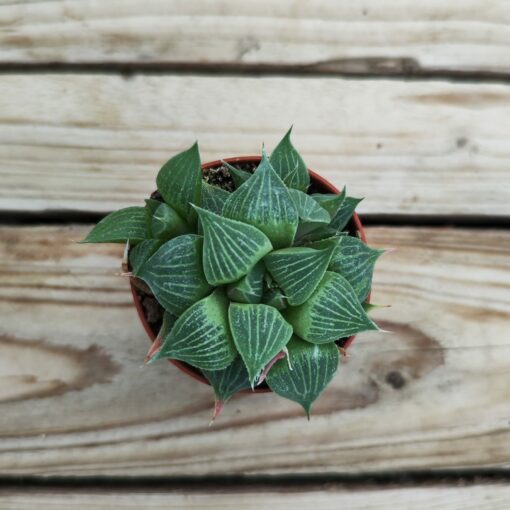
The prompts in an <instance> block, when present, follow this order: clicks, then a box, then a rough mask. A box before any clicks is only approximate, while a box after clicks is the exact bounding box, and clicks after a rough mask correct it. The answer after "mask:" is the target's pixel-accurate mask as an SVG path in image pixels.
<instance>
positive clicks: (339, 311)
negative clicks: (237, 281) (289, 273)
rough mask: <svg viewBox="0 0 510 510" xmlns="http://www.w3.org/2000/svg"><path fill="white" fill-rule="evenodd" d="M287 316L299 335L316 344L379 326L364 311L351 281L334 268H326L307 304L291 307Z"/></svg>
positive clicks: (285, 313) (285, 312) (285, 314)
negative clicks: (333, 269)
mask: <svg viewBox="0 0 510 510" xmlns="http://www.w3.org/2000/svg"><path fill="white" fill-rule="evenodd" d="M284 316H285V318H286V320H287V321H289V322H290V323H291V324H292V326H293V327H294V331H295V333H296V334H297V335H298V336H300V337H301V338H304V339H305V340H307V341H308V342H312V343H316V344H322V343H327V342H333V341H335V340H339V339H340V338H343V337H346V336H350V335H354V334H356V333H359V332H360V331H369V330H378V329H379V328H378V327H377V326H376V325H375V324H374V323H373V322H372V320H370V318H369V317H368V315H367V314H366V313H365V311H364V310H363V308H362V306H361V304H360V302H359V300H358V296H356V293H355V292H354V289H353V288H352V287H351V286H350V284H349V282H348V281H347V280H346V279H345V278H344V277H343V276H340V275H339V274H337V273H333V272H331V271H326V273H325V275H324V278H323V279H322V281H321V282H320V284H319V286H318V287H317V289H316V290H315V292H314V293H313V294H312V296H311V297H310V299H309V300H308V301H306V303H304V304H302V305H300V306H295V307H290V308H287V310H285V311H284Z"/></svg>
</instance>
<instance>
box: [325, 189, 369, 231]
mask: <svg viewBox="0 0 510 510" xmlns="http://www.w3.org/2000/svg"><path fill="white" fill-rule="evenodd" d="M362 200H363V199H362V198H354V197H345V199H344V200H343V202H342V204H341V206H340V208H339V209H338V211H337V212H336V214H335V216H334V217H333V219H332V221H331V224H330V226H331V227H333V228H334V229H336V230H337V231H338V232H340V231H342V230H343V229H344V228H345V227H346V225H347V224H348V223H349V220H350V219H351V217H352V214H353V213H354V209H356V207H357V205H358V204H359V203H360V202H361V201H362Z"/></svg>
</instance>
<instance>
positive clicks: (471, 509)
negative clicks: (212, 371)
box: [0, 483, 510, 510]
mask: <svg viewBox="0 0 510 510" xmlns="http://www.w3.org/2000/svg"><path fill="white" fill-rule="evenodd" d="M0 505H1V506H2V508H5V509H8V510H33V508H38V509H40V510H50V509H51V510H58V509H61V508H62V509H68V508H72V509H73V510H116V509H130V508H136V509H139V508H143V509H144V510H156V509H158V510H160V509H163V508H164V509H179V510H181V509H187V508H189V509H192V508H193V509H200V510H213V509H214V510H219V509H225V510H234V509H235V510H237V509H239V508H243V509H244V510H267V509H293V510H310V508H317V509H320V510H338V509H339V508H348V509H349V510H409V509H410V508H413V509H414V510H437V509H438V508H447V509H448V510H506V509H507V508H508V506H509V505H510V488H509V487H508V485H505V484H502V483H490V484H475V485H469V486H459V487H455V486H453V487H441V486H440V487H436V486H433V487H406V488H395V487H392V488H373V487H362V488H356V489H352V488H349V487H336V486H324V487H320V486H317V487H312V488H307V489H298V490H295V489H294V490H293V489H286V488H281V487H278V486H275V487H271V488H268V487H266V488H264V487H262V488H258V487H257V488H253V487H252V488H249V487H248V488H246V487H240V488H232V489H226V490H216V491H204V490H202V491H201V490H196V489H195V490H189V489H188V490H175V491H171V492H169V491H160V490H142V489H140V490H136V491H132V490H129V489H128V490H122V491H120V490H108V491H106V490H103V491H101V490H93V489H92V490H91V489H87V490H86V491H85V490H76V489H74V490H72V491H70V490H41V489H31V490H27V489H24V490H23V491H21V490H9V491H5V492H4V493H1V494H0Z"/></svg>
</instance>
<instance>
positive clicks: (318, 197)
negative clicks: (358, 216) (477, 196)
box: [310, 188, 346, 220]
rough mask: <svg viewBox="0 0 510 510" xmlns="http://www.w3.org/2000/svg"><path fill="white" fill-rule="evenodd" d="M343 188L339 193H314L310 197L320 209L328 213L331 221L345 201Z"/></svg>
mask: <svg viewBox="0 0 510 510" xmlns="http://www.w3.org/2000/svg"><path fill="white" fill-rule="evenodd" d="M345 193H346V191H345V188H344V189H343V190H342V192H341V193H338V194H336V193H314V194H312V195H310V197H312V199H313V200H315V201H316V202H317V203H318V204H319V205H320V206H321V207H322V208H324V209H326V211H328V213H329V216H330V218H331V220H333V218H334V217H335V214H336V213H337V211H338V209H340V207H341V205H342V203H343V201H344V200H345Z"/></svg>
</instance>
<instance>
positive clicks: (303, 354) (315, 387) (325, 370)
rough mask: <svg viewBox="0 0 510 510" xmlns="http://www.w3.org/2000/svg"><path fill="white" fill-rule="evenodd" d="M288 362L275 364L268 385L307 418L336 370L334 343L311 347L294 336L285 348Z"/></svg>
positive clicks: (336, 350) (336, 357) (337, 359)
mask: <svg viewBox="0 0 510 510" xmlns="http://www.w3.org/2000/svg"><path fill="white" fill-rule="evenodd" d="M287 349H288V351H289V360H290V364H291V367H292V369H290V368H289V363H288V362H287V360H286V359H282V360H279V361H277V362H276V363H275V364H274V366H273V368H271V370H270V371H269V374H268V375H267V384H268V385H269V387H270V388H271V389H272V390H273V391H274V392H275V393H276V394H278V395H280V396H282V397H284V398H288V399H289V400H293V401H294V402H297V403H298V404H300V405H301V406H303V409H304V410H305V413H306V415H307V416H308V418H310V411H311V408H312V404H313V403H314V401H315V400H316V399H317V397H318V396H319V395H320V394H321V393H322V391H323V390H324V388H326V386H327V385H328V384H329V383H330V381H331V380H332V379H333V376H334V375H335V373H336V371H337V369H338V362H339V354H338V347H337V346H336V345H335V344H334V343H327V344H323V345H313V344H310V343H308V342H304V341H303V340H301V339H299V338H297V337H296V336H294V337H293V338H292V340H291V341H290V342H289V344H288V345H287Z"/></svg>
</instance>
